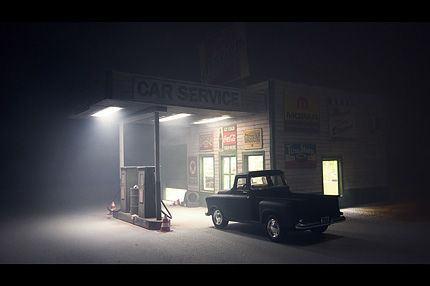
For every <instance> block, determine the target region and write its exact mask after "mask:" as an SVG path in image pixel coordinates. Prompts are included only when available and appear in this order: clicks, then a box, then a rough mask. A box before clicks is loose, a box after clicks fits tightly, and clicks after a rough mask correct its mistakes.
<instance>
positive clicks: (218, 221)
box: [212, 208, 228, 229]
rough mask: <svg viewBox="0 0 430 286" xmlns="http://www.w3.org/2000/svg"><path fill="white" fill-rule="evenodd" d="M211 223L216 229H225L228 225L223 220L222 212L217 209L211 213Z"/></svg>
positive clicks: (226, 221)
mask: <svg viewBox="0 0 430 286" xmlns="http://www.w3.org/2000/svg"><path fill="white" fill-rule="evenodd" d="M212 222H213V224H214V226H215V227H216V228H218V229H221V228H225V227H226V226H227V224H228V220H226V219H225V217H224V216H223V214H222V212H221V211H220V210H219V209H218V208H217V209H214V211H213V213H212Z"/></svg>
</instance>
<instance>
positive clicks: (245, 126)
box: [187, 113, 270, 192]
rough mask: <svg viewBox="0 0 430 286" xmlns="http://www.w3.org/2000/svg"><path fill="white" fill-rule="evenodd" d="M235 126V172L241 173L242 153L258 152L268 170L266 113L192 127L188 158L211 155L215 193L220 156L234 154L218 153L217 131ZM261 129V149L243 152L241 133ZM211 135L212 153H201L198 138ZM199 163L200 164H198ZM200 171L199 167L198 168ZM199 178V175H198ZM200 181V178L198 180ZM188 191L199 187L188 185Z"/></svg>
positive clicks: (217, 183) (217, 185)
mask: <svg viewBox="0 0 430 286" xmlns="http://www.w3.org/2000/svg"><path fill="white" fill-rule="evenodd" d="M231 125H236V126H237V129H236V130H237V131H236V132H237V146H236V163H237V172H238V173H240V172H242V171H243V162H242V159H243V158H242V156H243V153H244V152H254V151H256V152H260V151H264V159H265V162H264V165H265V166H264V168H265V169H270V130H269V121H268V113H266V114H256V115H252V116H249V117H244V118H241V119H230V120H228V121H221V122H219V123H217V124H211V125H196V126H192V127H191V130H190V136H189V139H188V145H187V146H188V148H187V152H188V156H196V157H197V159H199V157H200V156H201V155H213V156H214V162H215V167H214V168H215V192H218V191H219V190H220V168H221V166H220V156H222V155H223V154H232V153H233V154H234V152H231V153H229V152H226V151H221V152H220V151H219V142H218V129H219V128H221V127H226V126H231ZM258 128H262V134H263V148H260V149H252V150H243V131H244V130H250V129H258ZM207 133H211V134H213V138H214V145H213V151H211V152H203V151H200V150H199V136H200V135H202V134H207ZM198 163H200V162H198ZM198 168H199V170H200V166H198ZM198 176H200V173H198ZM199 179H200V178H199ZM188 189H189V190H192V191H199V185H195V184H189V185H188Z"/></svg>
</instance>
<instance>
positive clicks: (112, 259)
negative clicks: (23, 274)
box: [0, 206, 430, 263]
mask: <svg viewBox="0 0 430 286" xmlns="http://www.w3.org/2000/svg"><path fill="white" fill-rule="evenodd" d="M205 210H206V209H205V208H202V207H198V208H185V207H182V206H171V207H170V211H171V212H172V214H173V220H172V221H171V230H172V231H171V232H168V233H161V232H158V231H154V230H147V229H144V228H141V227H138V226H135V225H132V224H129V223H127V222H124V221H121V220H118V219H115V218H113V217H112V216H109V215H107V213H108V212H107V210H106V209H105V208H104V207H103V206H100V207H99V208H97V207H93V208H88V209H83V210H79V211H72V210H69V211H66V212H51V213H49V212H48V213H44V214H38V215H37V214H36V215H32V216H28V217H26V216H24V215H16V216H14V215H9V216H7V217H3V219H2V220H1V222H0V224H1V229H2V231H1V234H0V263H429V262H430V246H429V241H430V240H429V238H430V223H429V222H405V221H394V220H390V219H385V218H381V217H379V216H374V215H370V214H369V213H368V212H364V211H362V210H363V209H360V208H351V209H343V212H344V214H345V216H346V217H347V221H346V222H344V223H340V224H336V225H333V226H331V227H329V229H328V230H327V231H326V232H325V233H324V234H323V235H320V236H316V235H314V234H312V233H311V232H309V231H306V232H297V233H291V235H289V236H288V238H287V239H286V241H285V242H283V243H273V242H270V241H269V240H268V239H267V238H266V237H265V234H264V231H263V230H262V229H261V228H260V227H259V226H258V225H253V224H240V223H230V224H229V226H228V227H227V228H226V229H224V230H218V229H215V228H214V227H213V225H212V222H211V219H210V217H206V216H205V215H204V212H205Z"/></svg>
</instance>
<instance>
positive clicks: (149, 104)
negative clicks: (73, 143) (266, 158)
mask: <svg viewBox="0 0 430 286" xmlns="http://www.w3.org/2000/svg"><path fill="white" fill-rule="evenodd" d="M80 96H81V97H80V98H78V102H75V104H74V105H73V107H72V109H71V110H70V112H69V114H70V116H69V117H70V118H76V119H78V118H90V116H91V115H92V114H94V113H96V112H97V111H100V110H102V109H104V108H106V107H109V106H117V107H122V108H123V109H122V110H121V112H120V119H119V121H121V122H124V123H125V122H131V121H134V122H138V123H150V121H151V120H152V119H153V116H151V115H152V113H153V112H154V111H160V112H161V113H160V116H170V115H174V114H178V113H189V114H192V115H193V116H194V117H195V118H194V120H199V119H203V118H208V117H216V116H223V115H226V116H230V117H232V118H239V117H243V116H249V115H251V114H257V113H264V112H266V99H265V94H261V93H257V92H254V91H251V90H246V89H238V88H232V87H225V86H216V85H207V84H201V83H193V82H186V81H177V80H171V79H163V78H155V77H148V76H143V75H137V74H130V73H123V72H116V71H109V72H107V73H106V80H105V82H104V83H99V84H95V85H93V86H91V87H90V88H89V89H87V90H86V91H85V92H83V93H82V94H81V95H80Z"/></svg>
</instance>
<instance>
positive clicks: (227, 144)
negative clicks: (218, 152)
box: [222, 125, 237, 151]
mask: <svg viewBox="0 0 430 286" xmlns="http://www.w3.org/2000/svg"><path fill="white" fill-rule="evenodd" d="M222 133H223V134H222V150H223V151H236V146H237V134H236V125H232V126H227V127H223V128H222Z"/></svg>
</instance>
